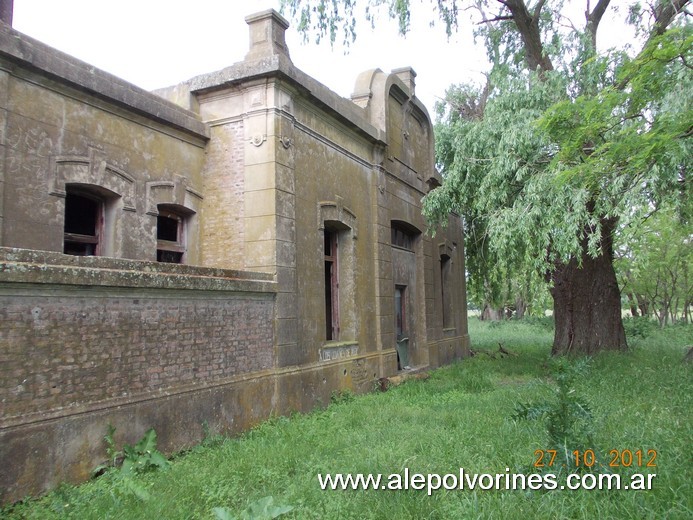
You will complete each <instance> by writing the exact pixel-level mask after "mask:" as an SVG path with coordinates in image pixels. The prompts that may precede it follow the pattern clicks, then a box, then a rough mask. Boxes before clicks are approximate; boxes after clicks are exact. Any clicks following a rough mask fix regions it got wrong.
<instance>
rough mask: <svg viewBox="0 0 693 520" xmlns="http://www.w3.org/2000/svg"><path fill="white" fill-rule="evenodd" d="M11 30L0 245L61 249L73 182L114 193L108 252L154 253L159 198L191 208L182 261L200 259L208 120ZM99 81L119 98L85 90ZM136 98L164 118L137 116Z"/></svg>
mask: <svg viewBox="0 0 693 520" xmlns="http://www.w3.org/2000/svg"><path fill="white" fill-rule="evenodd" d="M16 34H17V33H14V32H12V31H11V30H9V29H8V28H7V27H6V26H5V27H3V30H2V31H0V44H2V45H3V47H2V48H3V51H4V53H2V54H0V84H2V89H0V90H1V91H2V95H1V96H0V113H2V129H3V133H2V136H3V140H2V150H1V152H2V159H3V161H2V165H3V172H2V175H1V178H0V180H2V181H3V192H4V193H3V203H2V214H3V220H2V235H1V241H0V245H4V246H7V247H24V248H29V249H44V250H51V251H62V249H63V222H64V221H63V216H64V211H65V191H66V186H69V185H70V184H79V185H86V186H91V187H94V188H95V189H97V190H100V192H103V193H105V192H107V193H108V196H109V197H113V203H112V205H111V207H110V208H109V214H108V215H107V218H108V219H109V220H110V222H109V224H108V234H109V236H108V238H107V243H106V244H104V246H105V251H106V252H107V253H108V256H114V257H121V258H136V259H143V260H155V259H156V215H157V203H168V204H178V205H181V206H183V207H185V208H188V209H189V210H190V211H192V212H194V213H193V217H192V218H191V219H190V222H189V228H190V232H189V237H190V243H189V244H188V246H189V258H188V263H193V264H194V263H198V260H199V258H198V247H197V236H198V235H199V233H198V232H197V228H198V219H197V218H196V217H195V216H194V215H196V214H197V212H199V208H200V202H201V200H202V196H201V190H202V175H201V173H202V164H203V161H204V158H205V154H204V145H205V143H206V140H207V130H206V128H205V127H204V126H202V125H201V123H200V122H199V121H197V120H196V119H195V117H194V116H193V114H191V113H185V112H184V111H182V110H180V109H178V108H177V107H175V106H174V105H170V106H169V105H166V106H165V107H160V106H159V103H165V102H164V101H163V100H161V102H156V101H153V99H155V98H154V97H153V96H151V95H148V94H146V93H144V92H143V91H138V90H137V89H136V87H132V86H128V85H127V84H126V83H125V82H123V81H121V80H117V78H112V77H110V78H109V77H108V75H106V74H105V73H98V72H88V71H87V69H86V68H85V67H83V66H80V65H81V64H79V62H77V63H73V62H76V60H74V59H71V58H69V57H66V56H65V55H62V54H61V53H58V52H57V51H54V50H52V49H50V48H47V47H45V46H42V45H40V44H39V43H38V42H33V41H31V40H29V39H26V38H19V37H17V36H16ZM13 38H14V39H13ZM17 42H21V44H18V43H17ZM61 64H63V65H64V67H63V68H60V65H61ZM44 65H45V66H46V68H44V69H42V70H37V69H36V68H35V67H38V66H41V67H43V66H44ZM69 65H72V66H69ZM46 69H48V70H46ZM54 74H65V75H67V76H68V78H59V79H56V78H54ZM101 76H103V77H101ZM66 80H68V81H66ZM99 80H102V81H103V82H104V84H106V83H109V84H110V89H111V90H115V89H116V87H117V86H120V87H121V89H122V92H115V93H116V94H117V95H118V96H119V97H118V98H116V99H115V100H105V99H103V94H104V93H103V92H89V91H88V90H87V89H88V88H89V87H91V88H94V86H98V83H99ZM109 80H110V81H109ZM147 96H149V97H147ZM138 102H139V103H141V105H142V108H141V110H147V109H149V110H153V111H158V112H159V113H160V114H161V115H162V116H167V115H168V116H170V118H169V120H168V121H160V120H157V119H156V118H152V117H151V116H149V117H143V116H142V115H140V114H139V113H138V111H137V110H135V108H137V106H136V105H137V103H138ZM167 111H168V113H167ZM176 118H177V119H176Z"/></svg>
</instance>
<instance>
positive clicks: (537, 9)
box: [532, 0, 546, 24]
mask: <svg viewBox="0 0 693 520" xmlns="http://www.w3.org/2000/svg"><path fill="white" fill-rule="evenodd" d="M545 3H546V0H539V3H538V4H537V5H536V7H535V8H534V14H533V15H532V18H533V19H534V22H535V23H537V24H538V23H539V15H540V14H541V9H542V7H544V4H545Z"/></svg>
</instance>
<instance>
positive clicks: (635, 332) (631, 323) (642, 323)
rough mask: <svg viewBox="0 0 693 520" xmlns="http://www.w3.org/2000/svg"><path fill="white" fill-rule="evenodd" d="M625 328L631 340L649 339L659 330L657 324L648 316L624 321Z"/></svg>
mask: <svg viewBox="0 0 693 520" xmlns="http://www.w3.org/2000/svg"><path fill="white" fill-rule="evenodd" d="M623 328H624V329H625V331H626V336H628V337H629V338H641V339H644V338H647V337H649V336H651V335H652V334H653V333H654V332H655V331H656V330H657V324H656V323H655V322H654V321H652V319H650V318H649V317H647V316H637V317H629V318H624V319H623Z"/></svg>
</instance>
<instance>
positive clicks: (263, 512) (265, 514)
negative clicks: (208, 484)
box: [213, 496, 294, 520]
mask: <svg viewBox="0 0 693 520" xmlns="http://www.w3.org/2000/svg"><path fill="white" fill-rule="evenodd" d="M293 509H294V508H293V507H292V506H275V505H274V497H271V496H269V497H264V498H261V499H260V500H257V501H256V502H253V503H252V504H250V505H249V506H248V507H247V508H246V509H245V510H243V511H242V512H241V515H240V516H234V515H233V514H232V513H231V511H230V510H229V509H227V508H225V507H215V508H214V510H213V512H214V514H215V515H216V517H217V519H218V520H272V519H273V518H278V517H280V516H282V515H284V514H286V513H289V512H291V511H293Z"/></svg>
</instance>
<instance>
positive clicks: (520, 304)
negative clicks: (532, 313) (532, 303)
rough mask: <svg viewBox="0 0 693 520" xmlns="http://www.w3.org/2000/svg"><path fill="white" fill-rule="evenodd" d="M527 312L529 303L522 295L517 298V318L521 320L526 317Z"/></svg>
mask: <svg viewBox="0 0 693 520" xmlns="http://www.w3.org/2000/svg"><path fill="white" fill-rule="evenodd" d="M525 312H527V304H526V303H525V301H524V300H523V299H522V297H521V296H518V297H517V298H515V318H516V319H518V320H521V319H522V318H524V317H525Z"/></svg>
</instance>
